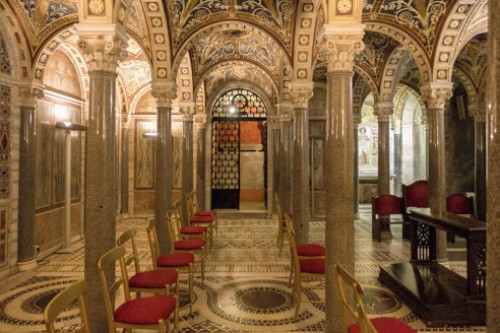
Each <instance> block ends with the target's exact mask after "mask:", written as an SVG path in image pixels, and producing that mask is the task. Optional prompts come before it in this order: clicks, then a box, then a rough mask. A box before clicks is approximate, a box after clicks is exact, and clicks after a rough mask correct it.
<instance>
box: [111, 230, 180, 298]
mask: <svg viewBox="0 0 500 333" xmlns="http://www.w3.org/2000/svg"><path fill="white" fill-rule="evenodd" d="M136 235H137V229H135V228H132V229H129V230H127V231H125V232H124V233H122V234H121V235H120V237H118V240H117V241H116V243H117V244H118V245H119V246H123V247H125V249H126V250H127V251H126V254H125V264H126V265H127V269H128V271H129V272H130V271H133V272H135V274H133V275H132V276H129V280H128V286H129V291H130V292H135V293H137V297H140V293H141V292H148V293H153V294H165V295H169V294H170V293H171V292H172V291H173V294H174V295H175V296H176V297H177V299H178V298H179V285H178V283H177V278H178V276H179V274H178V272H177V271H176V270H175V269H152V270H148V271H141V267H140V264H139V253H138V251H137V246H136V242H135V236H136ZM172 287H175V289H173V290H172V289H171V288H172Z"/></svg>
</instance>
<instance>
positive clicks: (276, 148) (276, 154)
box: [268, 115, 281, 210]
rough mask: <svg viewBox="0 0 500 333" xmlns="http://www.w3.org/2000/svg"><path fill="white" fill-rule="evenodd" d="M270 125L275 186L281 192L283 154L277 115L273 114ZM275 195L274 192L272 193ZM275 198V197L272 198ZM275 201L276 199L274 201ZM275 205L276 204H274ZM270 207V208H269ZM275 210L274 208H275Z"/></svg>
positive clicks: (275, 190) (275, 189)
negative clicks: (281, 152)
mask: <svg viewBox="0 0 500 333" xmlns="http://www.w3.org/2000/svg"><path fill="white" fill-rule="evenodd" d="M268 123H269V126H270V128H271V130H272V132H271V133H272V136H273V153H272V156H273V169H272V173H273V184H274V185H273V188H274V192H277V193H279V191H280V189H281V186H280V160H281V155H280V148H281V147H280V135H281V133H280V120H279V117H278V116H277V115H273V118H272V120H270V121H269V122H268ZM272 196H274V194H272ZM272 199H273V200H274V198H272ZM273 202H274V201H273ZM272 207H274V205H273V206H272ZM268 209H269V208H268ZM273 210H274V209H273Z"/></svg>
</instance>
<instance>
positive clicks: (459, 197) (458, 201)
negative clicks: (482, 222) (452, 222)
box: [446, 194, 474, 215]
mask: <svg viewBox="0 0 500 333" xmlns="http://www.w3.org/2000/svg"><path fill="white" fill-rule="evenodd" d="M473 207H474V204H473V200H472V198H471V197H466V196H465V195H463V194H451V195H449V196H447V197H446V211H448V212H450V213H454V214H466V215H473V214H474V209H473Z"/></svg>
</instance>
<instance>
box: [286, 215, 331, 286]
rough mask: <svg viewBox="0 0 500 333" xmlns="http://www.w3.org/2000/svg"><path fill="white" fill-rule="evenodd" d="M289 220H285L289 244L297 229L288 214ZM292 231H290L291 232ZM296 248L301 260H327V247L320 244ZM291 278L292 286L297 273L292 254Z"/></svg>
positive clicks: (296, 246)
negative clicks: (295, 272)
mask: <svg viewBox="0 0 500 333" xmlns="http://www.w3.org/2000/svg"><path fill="white" fill-rule="evenodd" d="M285 216H288V217H289V218H285V219H284V223H285V232H286V235H287V238H288V242H290V239H289V238H290V237H291V235H295V229H294V228H293V220H292V216H291V215H289V214H286V215H285ZM289 230H290V231H289ZM294 240H295V239H294ZM295 248H296V249H297V255H298V257H299V260H300V259H324V258H325V253H326V250H325V247H324V246H323V245H320V244H314V243H307V244H297V243H295ZM290 261H291V263H290V276H289V278H288V285H291V283H292V278H293V274H294V271H295V265H294V258H293V255H292V253H290Z"/></svg>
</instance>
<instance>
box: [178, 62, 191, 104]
mask: <svg viewBox="0 0 500 333" xmlns="http://www.w3.org/2000/svg"><path fill="white" fill-rule="evenodd" d="M177 100H178V104H179V105H183V104H186V103H188V104H193V103H194V100H195V96H194V89H193V70H192V66H191V57H189V53H186V55H185V56H184V58H183V59H182V62H181V66H180V68H179V71H178V72H177Z"/></svg>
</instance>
